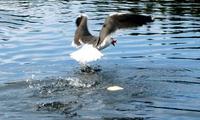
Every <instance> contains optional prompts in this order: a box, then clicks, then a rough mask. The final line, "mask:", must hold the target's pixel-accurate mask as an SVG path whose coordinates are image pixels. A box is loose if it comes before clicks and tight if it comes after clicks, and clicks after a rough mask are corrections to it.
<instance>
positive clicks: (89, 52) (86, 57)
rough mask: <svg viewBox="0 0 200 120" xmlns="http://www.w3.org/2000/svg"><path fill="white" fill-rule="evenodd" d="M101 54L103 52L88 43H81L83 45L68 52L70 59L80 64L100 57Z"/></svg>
mask: <svg viewBox="0 0 200 120" xmlns="http://www.w3.org/2000/svg"><path fill="white" fill-rule="evenodd" d="M102 56H103V54H102V53H101V52H100V51H99V50H98V49H97V48H95V47H93V45H89V44H85V45H83V47H81V48H80V49H78V50H77V51H75V52H73V53H71V54H70V57H71V58H72V59H75V60H76V61H78V62H79V63H81V64H87V63H88V62H93V61H96V60H98V59H101V57H102Z"/></svg>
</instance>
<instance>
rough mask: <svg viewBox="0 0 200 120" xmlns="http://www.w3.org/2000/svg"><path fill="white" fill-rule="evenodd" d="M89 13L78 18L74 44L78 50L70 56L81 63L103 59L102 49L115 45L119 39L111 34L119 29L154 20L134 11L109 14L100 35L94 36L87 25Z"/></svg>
mask: <svg viewBox="0 0 200 120" xmlns="http://www.w3.org/2000/svg"><path fill="white" fill-rule="evenodd" d="M87 19H88V17H87V15H85V14H81V15H80V16H79V17H78V18H77V19H76V26H77V29H76V32H75V36H74V41H72V46H76V47H77V48H80V49H78V50H77V51H75V52H73V53H71V54H70V57H71V58H73V59H75V60H76V61H78V62H79V63H81V64H84V65H86V64H87V63H88V62H92V61H96V60H98V59H101V57H102V56H103V54H102V53H101V52H100V50H102V49H104V48H106V47H108V46H109V45H113V46H115V45H116V43H117V41H116V40H115V39H114V38H112V37H111V34H112V33H114V32H115V31H116V30H118V29H122V28H130V27H137V26H141V25H144V24H146V23H148V22H153V19H152V18H151V16H145V15H135V14H132V13H115V14H111V15H109V16H108V17H107V18H106V19H105V22H104V24H103V27H102V29H101V31H100V34H99V36H93V35H92V34H91V33H90V32H89V30H88V27H87Z"/></svg>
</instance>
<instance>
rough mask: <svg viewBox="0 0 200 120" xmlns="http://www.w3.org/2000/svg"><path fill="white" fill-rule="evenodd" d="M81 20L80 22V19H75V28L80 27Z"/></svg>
mask: <svg viewBox="0 0 200 120" xmlns="http://www.w3.org/2000/svg"><path fill="white" fill-rule="evenodd" d="M81 20H82V17H78V18H77V19H76V26H77V27H78V26H79V25H80V23H81Z"/></svg>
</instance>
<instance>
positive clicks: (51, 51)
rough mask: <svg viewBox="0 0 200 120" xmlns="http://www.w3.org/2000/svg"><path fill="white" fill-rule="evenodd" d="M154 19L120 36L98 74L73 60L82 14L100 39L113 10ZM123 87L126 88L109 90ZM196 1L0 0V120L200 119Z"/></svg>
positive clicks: (199, 23)
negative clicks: (90, 71)
mask: <svg viewBox="0 0 200 120" xmlns="http://www.w3.org/2000/svg"><path fill="white" fill-rule="evenodd" d="M128 11H129V12H133V13H138V14H145V15H151V16H153V17H155V21H154V22H153V23H151V24H148V25H146V26H142V27H138V28H133V29H130V30H122V31H119V32H117V34H115V36H114V37H115V38H116V39H118V44H117V46H116V47H112V46H111V47H109V48H107V49H105V50H103V52H104V53H105V55H104V57H103V59H102V60H100V61H98V62H95V63H93V65H94V66H99V68H100V69H101V71H100V72H97V73H93V74H86V73H81V72H80V66H79V64H78V63H76V62H75V61H73V60H72V59H70V58H69V53H71V52H72V51H74V50H75V49H74V48H72V47H71V41H72V40H73V35H74V31H75V24H74V21H75V19H76V17H77V16H78V15H79V13H86V14H87V15H88V16H89V28H90V30H91V32H92V33H93V34H96V35H98V32H99V30H100V29H101V25H102V23H103V22H104V18H105V17H106V16H107V15H108V14H110V13H113V12H128ZM113 85H118V86H121V87H123V88H124V90H121V91H115V92H111V91H107V90H106V88H107V87H109V86H113ZM199 118H200V2H199V1H198V0H184V1H182V2H180V1H178V0H177V1H176V0H175V1H174V0H157V1H156V0H155V1H154V0H151V2H149V1H147V0H142V1H139V0H119V1H117V0H108V1H106V0H87V1H83V0H81V1H76V0H73V1H70V0H1V1H0V119H1V120H4V119H5V120H30V119H31V120H40V119H41V120H169V119H170V120H199Z"/></svg>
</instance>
